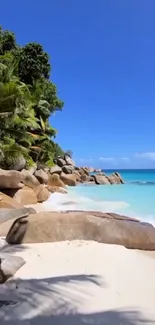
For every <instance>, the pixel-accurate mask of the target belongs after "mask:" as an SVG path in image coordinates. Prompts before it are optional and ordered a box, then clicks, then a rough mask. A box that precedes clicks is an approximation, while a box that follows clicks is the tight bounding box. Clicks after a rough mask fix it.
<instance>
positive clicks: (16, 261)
mask: <svg viewBox="0 0 155 325" xmlns="http://www.w3.org/2000/svg"><path fill="white" fill-rule="evenodd" d="M24 264H25V261H24V259H23V258H22V257H19V256H13V255H10V254H7V253H2V252H0V284H2V283H4V282H5V281H7V279H9V278H10V277H12V276H13V275H15V273H16V272H17V271H18V270H19V269H20V268H21V267H22V266H23V265H24Z"/></svg>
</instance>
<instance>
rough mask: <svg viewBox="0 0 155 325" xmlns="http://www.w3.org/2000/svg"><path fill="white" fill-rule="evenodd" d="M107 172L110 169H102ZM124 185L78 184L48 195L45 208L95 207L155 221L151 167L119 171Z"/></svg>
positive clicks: (154, 199) (83, 208) (77, 208)
mask: <svg viewBox="0 0 155 325" xmlns="http://www.w3.org/2000/svg"><path fill="white" fill-rule="evenodd" d="M105 172H106V174H111V173H113V172H114V170H105ZM119 173H120V174H121V175H122V177H123V178H124V180H125V185H111V186H109V185H85V184H84V185H83V184H82V185H79V186H76V187H74V188H73V187H72V188H71V187H68V194H65V195H64V194H58V193H56V194H54V195H51V197H50V198H49V200H48V201H46V203H45V206H46V207H45V208H46V210H51V209H52V210H79V209H80V210H96V211H103V212H116V213H120V214H123V215H126V216H132V217H138V218H139V219H141V220H145V221H149V222H151V223H153V224H155V170H119Z"/></svg>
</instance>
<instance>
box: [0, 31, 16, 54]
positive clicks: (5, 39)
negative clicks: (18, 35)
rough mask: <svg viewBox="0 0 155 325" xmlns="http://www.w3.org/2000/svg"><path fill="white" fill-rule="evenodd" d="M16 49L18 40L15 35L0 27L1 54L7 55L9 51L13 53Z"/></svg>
mask: <svg viewBox="0 0 155 325" xmlns="http://www.w3.org/2000/svg"><path fill="white" fill-rule="evenodd" d="M15 48H16V39H15V35H14V33H12V32H10V31H8V30H5V31H3V29H2V27H0V54H2V55H3V54H5V52H7V51H12V50H14V49H15Z"/></svg>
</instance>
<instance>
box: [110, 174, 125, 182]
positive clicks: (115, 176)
mask: <svg viewBox="0 0 155 325" xmlns="http://www.w3.org/2000/svg"><path fill="white" fill-rule="evenodd" d="M107 179H108V180H109V182H110V184H124V181H123V179H122V177H121V176H120V174H118V173H113V174H112V175H110V176H107Z"/></svg>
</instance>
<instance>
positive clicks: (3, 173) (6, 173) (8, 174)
mask: <svg viewBox="0 0 155 325" xmlns="http://www.w3.org/2000/svg"><path fill="white" fill-rule="evenodd" d="M23 178H24V177H23V175H22V173H20V172H18V171H16V170H4V169H0V189H6V188H8V189H18V188H22V187H23V184H22V181H23Z"/></svg>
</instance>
